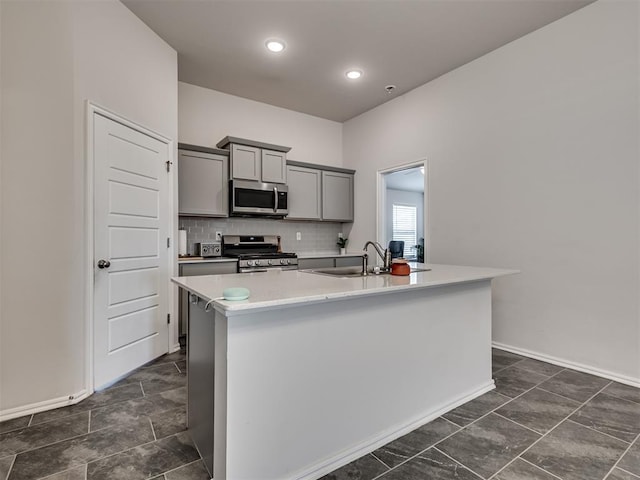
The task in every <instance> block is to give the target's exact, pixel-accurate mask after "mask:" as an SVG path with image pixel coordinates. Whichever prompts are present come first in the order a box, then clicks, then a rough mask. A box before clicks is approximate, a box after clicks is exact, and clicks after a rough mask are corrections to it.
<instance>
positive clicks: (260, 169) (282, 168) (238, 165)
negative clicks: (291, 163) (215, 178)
mask: <svg viewBox="0 0 640 480" xmlns="http://www.w3.org/2000/svg"><path fill="white" fill-rule="evenodd" d="M217 146H218V148H228V149H229V150H230V151H231V178H232V179H237V180H254V181H257V182H265V183H287V152H288V151H289V150H291V148H290V147H283V146H280V145H273V144H270V143H264V142H258V141H255V140H248V139H246V138H237V137H225V138H223V139H222V140H220V141H219V142H218V144H217Z"/></svg>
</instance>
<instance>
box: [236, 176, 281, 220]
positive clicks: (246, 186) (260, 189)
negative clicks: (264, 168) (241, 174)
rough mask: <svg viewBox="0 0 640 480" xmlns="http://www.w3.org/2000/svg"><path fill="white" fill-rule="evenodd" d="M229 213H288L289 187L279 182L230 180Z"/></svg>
mask: <svg viewBox="0 0 640 480" xmlns="http://www.w3.org/2000/svg"><path fill="white" fill-rule="evenodd" d="M229 196H230V199H229V213H230V214H231V215H234V216H245V217H246V216H254V215H256V216H270V217H284V216H285V215H287V214H288V213H289V207H288V196H289V189H288V188H287V186H286V185H281V184H279V183H262V182H250V181H245V180H231V181H230V183H229Z"/></svg>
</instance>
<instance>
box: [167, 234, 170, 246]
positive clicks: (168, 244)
mask: <svg viewBox="0 0 640 480" xmlns="http://www.w3.org/2000/svg"><path fill="white" fill-rule="evenodd" d="M169 247H171V238H170V237H167V248H169Z"/></svg>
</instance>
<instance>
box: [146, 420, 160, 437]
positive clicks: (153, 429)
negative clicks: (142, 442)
mask: <svg viewBox="0 0 640 480" xmlns="http://www.w3.org/2000/svg"><path fill="white" fill-rule="evenodd" d="M147 420H148V421H149V425H151V433H153V440H154V441H156V440H158V437H157V436H156V430H155V428H153V422H152V421H151V418H147Z"/></svg>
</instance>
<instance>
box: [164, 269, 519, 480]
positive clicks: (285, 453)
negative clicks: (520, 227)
mask: <svg viewBox="0 0 640 480" xmlns="http://www.w3.org/2000/svg"><path fill="white" fill-rule="evenodd" d="M419 266H420V267H423V268H430V269H431V270H430V271H422V272H416V273H412V274H411V275H409V276H391V275H388V274H384V275H369V276H366V277H355V278H341V277H331V276H327V275H319V274H313V273H309V272H305V271H269V272H261V273H251V274H232V275H211V276H199V277H179V278H174V279H173V281H174V282H175V283H177V284H178V285H179V286H180V287H181V288H183V289H185V290H187V291H188V292H190V293H191V304H190V310H189V333H188V335H189V337H188V338H189V340H188V352H187V355H188V382H189V386H188V395H189V401H188V425H189V430H190V432H191V435H192V438H193V440H194V442H195V444H196V446H197V447H198V450H199V451H200V454H201V455H202V457H203V459H204V462H205V464H206V466H207V468H208V469H209V471H210V473H211V474H212V475H213V478H214V479H215V480H223V479H230V480H231V479H234V480H235V479H246V480H257V479H278V480H284V479H316V478H319V477H321V476H322V475H324V474H325V473H328V472H330V471H332V470H334V469H336V468H338V467H339V466H341V465H344V464H346V463H348V462H349V461H351V460H353V459H355V458H358V457H360V456H362V455H364V454H365V453H367V452H369V451H372V450H374V449H376V448H378V447H380V446H382V445H384V444H386V443H388V442H389V441H391V440H393V439H395V438H397V437H399V436H401V435H403V434H405V433H407V432H409V431H411V430H413V429H415V428H417V427H418V426H420V425H422V424H425V423H427V422H429V421H431V420H432V419H434V418H436V417H437V416H439V415H441V414H442V413H444V412H446V411H448V410H450V409H452V408H455V407H456V406H458V405H461V404H462V403H465V402H467V401H469V400H471V399H472V398H475V397H476V396H478V395H481V394H483V393H485V392H486V391H488V390H491V389H492V388H494V384H493V380H492V378H491V280H492V279H493V278H495V277H499V276H503V275H508V274H511V273H516V272H515V271H513V270H501V269H492V268H477V267H460V266H450V265H419ZM229 287H245V288H248V289H249V290H250V292H251V294H250V297H249V298H248V299H246V300H242V301H226V300H224V299H223V298H222V292H223V290H224V289H226V288H229Z"/></svg>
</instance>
